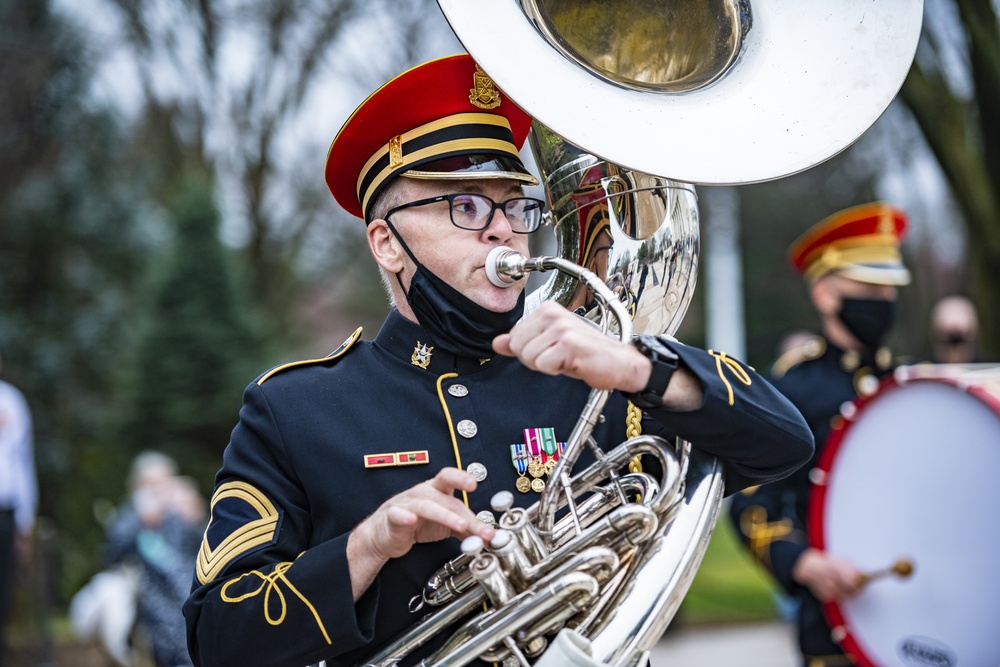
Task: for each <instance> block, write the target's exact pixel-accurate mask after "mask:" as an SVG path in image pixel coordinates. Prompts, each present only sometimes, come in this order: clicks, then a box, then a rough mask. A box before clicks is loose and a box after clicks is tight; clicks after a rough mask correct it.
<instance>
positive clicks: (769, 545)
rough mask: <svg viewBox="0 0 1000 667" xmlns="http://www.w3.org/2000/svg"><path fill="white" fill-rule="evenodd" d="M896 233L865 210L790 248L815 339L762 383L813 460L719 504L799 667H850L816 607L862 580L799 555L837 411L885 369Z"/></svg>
mask: <svg viewBox="0 0 1000 667" xmlns="http://www.w3.org/2000/svg"><path fill="white" fill-rule="evenodd" d="M906 225H907V216H906V214H905V213H904V212H903V211H901V210H899V209H897V208H894V207H892V206H890V205H888V204H884V203H872V204H866V205H862V206H856V207H853V208H850V209H847V210H844V211H841V212H839V213H835V214H833V215H831V216H830V217H828V218H826V219H825V220H823V221H821V222H820V223H818V224H817V225H815V226H813V227H812V228H811V229H809V230H808V231H806V232H805V233H804V234H803V235H802V236H801V237H799V239H798V240H797V241H795V242H794V243H793V245H792V246H791V248H790V251H789V255H790V259H791V262H792V264H793V266H794V267H795V269H796V270H797V271H798V272H799V273H801V274H802V275H803V277H804V278H805V281H806V285H807V288H808V291H809V297H810V299H811V300H812V304H813V306H814V307H815V309H816V312H817V314H818V315H819V319H820V334H819V335H815V336H809V337H805V338H800V339H798V342H797V343H796V344H795V345H793V346H792V347H791V348H790V349H788V350H787V351H786V352H784V354H782V355H781V356H780V357H779V358H778V359H777V361H775V363H774V364H773V366H772V367H771V381H772V383H773V384H774V386H775V387H776V388H777V389H778V391H780V392H782V393H783V394H785V396H787V397H788V398H789V399H790V400H791V401H792V403H793V404H794V405H795V406H796V407H797V408H798V409H799V410H800V411H801V412H802V415H803V416H804V417H805V418H806V422H807V423H808V424H809V427H810V429H811V430H812V432H813V435H814V436H815V438H816V452H815V454H814V456H813V458H812V460H811V461H810V462H809V463H808V464H806V465H805V466H803V467H802V468H799V469H798V470H796V471H795V472H794V473H792V475H791V476H789V477H786V478H784V479H782V480H779V481H777V482H772V483H769V484H764V485H761V486H758V487H751V488H749V489H746V490H745V491H743V492H742V493H738V494H736V495H734V496H733V498H732V501H731V503H730V505H729V513H730V518H731V520H732V521H733V523H734V524H735V527H736V532H737V534H738V535H739V536H740V538H741V540H742V541H743V543H744V545H745V546H747V548H748V549H749V551H750V553H751V555H752V556H753V557H754V558H755V559H756V560H757V561H758V562H759V563H760V564H762V565H763V566H764V567H765V568H766V569H768V570H769V571H770V572H771V573H772V574H773V575H774V578H775V579H776V580H777V582H778V583H779V584H780V585H781V588H782V589H783V590H784V592H785V593H786V594H787V595H788V596H790V597H791V598H793V600H794V604H793V609H794V615H795V618H796V623H797V626H798V640H799V648H800V651H801V652H802V657H803V665H804V666H805V667H828V666H829V667H832V666H835V665H853V664H854V662H853V661H852V659H851V658H850V657H849V656H847V655H845V654H844V652H843V651H842V650H841V648H840V647H839V646H838V645H837V642H836V641H835V640H834V639H833V638H832V637H831V633H830V626H829V625H828V623H827V620H826V618H825V616H824V613H823V607H822V603H823V602H826V601H833V600H840V599H844V598H847V597H850V596H853V595H855V594H856V593H857V592H858V591H859V590H860V589H861V586H862V585H863V584H862V580H863V579H862V573H861V572H860V571H858V569H857V568H856V567H855V566H854V565H852V564H851V563H849V562H846V561H845V560H842V559H839V558H836V557H834V556H831V555H829V554H827V553H825V552H823V551H820V550H818V549H815V548H812V547H810V546H809V526H808V517H809V508H808V503H809V497H810V491H811V483H810V480H809V474H810V471H811V470H812V469H813V468H815V467H816V464H817V462H818V460H819V458H820V456H821V454H822V451H823V448H824V445H825V444H826V441H827V438H828V436H829V434H830V429H831V421H832V420H834V419H836V418H837V417H838V415H839V411H840V406H841V405H842V404H843V403H845V402H847V401H851V400H853V399H856V398H858V397H859V396H870V395H872V394H874V393H875V392H876V391H877V389H878V387H879V378H881V377H882V376H884V375H885V374H887V373H889V372H891V370H892V369H893V367H894V365H895V361H894V357H893V354H892V352H891V351H890V350H889V348H888V347H886V346H885V342H886V340H887V338H888V336H889V333H890V331H891V330H892V327H893V325H894V323H895V321H896V317H897V310H898V305H899V304H898V288H899V286H901V285H906V284H908V283H909V280H910V274H909V271H908V270H907V269H906V267H905V266H904V265H903V262H902V256H901V254H900V250H899V245H900V242H901V240H902V237H903V235H904V233H905V231H906Z"/></svg>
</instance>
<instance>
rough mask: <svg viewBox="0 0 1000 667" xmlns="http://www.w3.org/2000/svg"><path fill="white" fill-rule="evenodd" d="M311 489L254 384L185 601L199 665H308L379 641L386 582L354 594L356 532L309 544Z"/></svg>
mask: <svg viewBox="0 0 1000 667" xmlns="http://www.w3.org/2000/svg"><path fill="white" fill-rule="evenodd" d="M303 495H304V494H303V492H302V490H301V486H300V485H299V484H297V482H296V476H295V471H294V470H293V469H292V468H291V465H290V463H289V458H288V456H287V454H286V451H285V448H284V444H283V443H282V441H281V436H280V434H279V432H278V429H277V428H276V426H275V423H274V419H273V416H272V414H271V411H270V409H269V406H268V403H267V400H266V399H265V397H264V395H263V393H262V392H261V389H260V388H259V387H258V386H257V385H256V384H253V385H250V387H248V388H247V391H246V393H245V394H244V404H243V408H242V410H241V411H240V420H239V423H238V425H237V426H236V428H235V429H234V430H233V434H232V438H231V441H230V444H229V447H227V449H226V454H225V456H224V460H223V467H222V469H221V470H220V472H219V474H218V476H217V478H216V488H215V492H214V494H213V497H212V518H211V522H210V523H209V527H208V529H207V530H206V532H205V537H204V540H203V543H202V546H201V551H200V552H199V555H198V559H197V565H196V572H195V579H194V584H193V589H192V593H191V596H190V597H189V598H188V600H187V602H186V603H185V605H184V616H185V618H186V620H187V628H188V647H189V650H190V653H191V657H192V659H193V661H194V664H195V665H199V666H205V667H208V666H216V665H218V666H223V665H234V664H243V665H262V666H263V665H297V666H298V667H302V666H303V665H306V664H310V663H312V662H316V660H317V659H318V656H319V655H320V654H323V655H326V656H330V655H332V654H339V653H345V652H348V651H351V650H353V649H356V648H358V647H359V646H363V645H365V644H367V643H368V642H369V641H371V637H372V633H373V624H374V616H375V606H376V602H375V601H376V600H377V599H378V592H377V589H378V583H377V582H376V583H375V584H373V586H372V587H371V588H370V589H369V590H368V591H367V592H366V594H365V595H364V596H363V597H362V599H361V600H359V602H358V603H357V604H355V603H354V601H353V595H352V592H351V591H352V589H351V582H350V573H349V571H348V563H347V556H346V549H347V537H348V535H347V534H346V533H345V534H343V535H339V536H337V537H335V538H334V539H330V540H328V541H326V542H323V543H321V544H317V545H310V544H309V536H310V534H311V533H312V524H311V521H312V520H311V518H310V513H309V501H308V499H307V498H305V497H303ZM331 646H332V647H335V648H334V650H332V651H331V649H330V647H331Z"/></svg>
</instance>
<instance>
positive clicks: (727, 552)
mask: <svg viewBox="0 0 1000 667" xmlns="http://www.w3.org/2000/svg"><path fill="white" fill-rule="evenodd" d="M775 590H776V588H775V584H774V583H773V582H772V581H771V579H770V575H769V574H768V573H767V572H766V571H764V570H763V569H762V568H761V567H760V566H759V565H757V564H756V563H755V562H754V561H753V560H752V559H751V558H750V555H749V554H748V553H747V552H746V550H745V549H744V548H743V546H742V545H741V544H740V542H739V540H738V539H737V537H736V534H735V532H734V528H733V526H732V524H731V523H730V522H729V521H728V519H727V517H725V516H721V517H720V518H719V522H718V525H717V526H716V529H715V533H714V534H713V535H712V540H711V542H710V543H709V546H708V550H707V551H706V552H705V558H704V560H703V561H702V563H701V567H700V568H699V569H698V573H697V575H696V576H695V579H694V582H693V583H692V584H691V588H690V590H689V591H688V594H687V596H686V597H685V598H684V602H683V603H682V604H681V608H680V611H679V612H678V621H679V622H681V623H690V624H709V623H744V622H751V621H765V620H770V619H773V618H776V617H777V616H778V611H777V608H776V605H775V601H774V591H775Z"/></svg>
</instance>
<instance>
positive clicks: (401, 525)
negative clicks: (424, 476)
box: [347, 468, 494, 600]
mask: <svg viewBox="0 0 1000 667" xmlns="http://www.w3.org/2000/svg"><path fill="white" fill-rule="evenodd" d="M475 489H476V480H475V478H474V477H473V476H472V475H470V474H469V473H467V472H465V471H463V470H459V469H458V468H442V469H441V471H440V472H438V474H437V475H435V476H434V477H432V478H431V479H429V480H427V481H425V482H422V483H420V484H417V485H416V486H414V487H412V488H410V489H407V490H406V491H403V492H402V493H398V494H396V495H395V496H393V497H392V498H390V499H389V500H387V501H385V502H384V503H382V505H381V506H380V507H379V508H378V509H377V510H375V512H374V513H372V514H371V516H369V517H368V518H367V519H365V520H364V521H362V522H361V523H360V524H358V526H357V527H356V528H355V529H354V530H353V531H352V532H351V535H350V537H349V538H348V540H347V560H348V562H349V563H350V570H351V586H352V589H353V591H354V599H355V600H357V599H358V598H359V597H361V595H362V594H363V593H364V592H365V591H366V590H367V589H368V587H369V586H370V585H371V583H372V581H374V580H375V576H376V575H377V574H378V571H379V570H380V569H381V568H382V566H383V565H385V563H386V561H388V560H389V559H390V558H399V557H400V556H403V555H405V554H406V553H407V552H409V551H410V549H411V548H412V547H413V545H414V544H418V543H423V542H437V541H440V540H443V539H446V538H448V537H457V538H459V539H464V538H466V537H468V536H469V535H478V536H480V537H481V538H483V540H484V541H487V542H488V541H489V540H490V539H492V538H493V533H494V529H493V527H492V526H490V525H487V524H485V523H483V522H482V521H480V520H479V518H478V517H477V516H476V515H475V513H474V512H472V510H470V509H469V508H468V507H466V506H465V504H464V503H463V502H462V501H461V500H459V499H458V498H456V497H455V492H456V491H466V492H471V491H475Z"/></svg>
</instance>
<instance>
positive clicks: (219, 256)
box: [120, 178, 261, 491]
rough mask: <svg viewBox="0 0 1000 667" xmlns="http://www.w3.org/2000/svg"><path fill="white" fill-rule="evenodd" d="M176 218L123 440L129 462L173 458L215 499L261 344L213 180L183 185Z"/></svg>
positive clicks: (146, 316) (133, 373)
mask: <svg viewBox="0 0 1000 667" xmlns="http://www.w3.org/2000/svg"><path fill="white" fill-rule="evenodd" d="M170 213H171V218H172V221H173V223H174V234H175V236H174V239H173V244H172V247H171V249H170V251H169V253H168V254H167V256H166V257H165V258H164V261H163V263H162V265H160V266H158V267H155V268H154V269H153V275H152V277H151V280H150V283H149V287H148V288H147V292H146V293H147V294H148V298H146V299H144V300H143V301H144V303H145V312H144V313H143V314H142V316H141V317H140V320H139V322H140V324H139V327H138V332H137V338H136V340H135V341H134V350H133V353H134V357H133V360H132V363H131V365H130V367H129V368H130V370H129V373H128V375H127V377H126V390H125V393H124V396H123V398H124V400H125V403H126V404H125V408H124V411H123V421H122V425H121V429H120V438H121V442H122V443H123V444H124V448H125V450H126V451H127V452H128V453H129V455H130V456H134V455H135V454H136V453H138V452H139V451H141V450H143V449H150V448H152V449H160V450H162V451H165V452H167V453H169V454H171V455H172V456H174V457H175V458H177V459H178V461H179V462H180V465H181V467H182V469H183V470H184V471H186V472H188V473H190V474H193V475H195V476H196V478H197V480H198V482H199V484H200V485H201V486H202V488H203V489H204V490H206V491H210V490H211V487H212V482H213V475H214V472H215V470H216V469H217V468H218V466H219V463H220V461H221V454H222V450H223V448H224V447H225V445H226V443H227V442H228V440H229V433H230V431H231V430H232V427H233V425H234V424H235V422H236V418H237V414H238V411H239V406H240V402H241V401H240V398H241V394H242V389H243V388H244V387H245V386H246V384H247V382H248V381H249V380H250V379H251V378H252V374H254V373H256V372H258V371H259V366H260V361H259V355H258V350H259V349H260V346H261V343H260V341H259V340H257V339H256V337H255V336H254V334H253V330H252V328H251V324H250V320H251V318H250V316H249V315H248V311H247V308H246V306H245V301H244V299H243V297H242V295H241V294H240V293H239V289H238V284H237V281H236V280H235V272H234V269H233V267H232V266H231V256H230V254H229V253H228V252H227V251H226V249H225V248H224V247H223V245H222V243H221V242H220V241H219V236H218V228H219V214H218V211H217V209H216V207H215V203H214V200H213V196H212V187H211V184H210V183H209V181H208V179H207V178H201V179H198V178H187V179H185V180H183V181H182V184H181V186H180V188H179V191H178V193H177V195H176V196H175V197H174V198H173V200H172V201H171V204H170Z"/></svg>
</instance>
